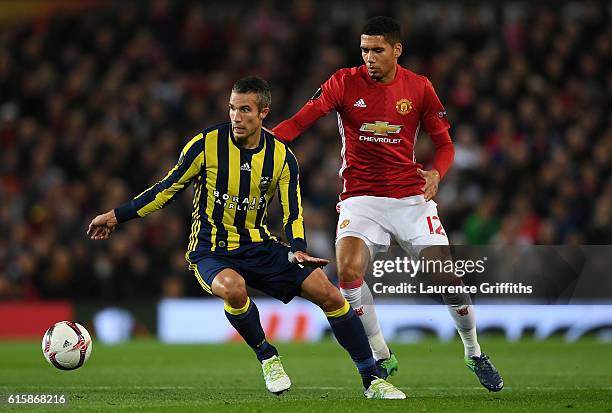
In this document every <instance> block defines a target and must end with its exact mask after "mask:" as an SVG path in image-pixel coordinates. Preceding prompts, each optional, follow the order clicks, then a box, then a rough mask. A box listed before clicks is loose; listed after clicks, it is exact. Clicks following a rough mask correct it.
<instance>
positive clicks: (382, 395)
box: [363, 379, 406, 400]
mask: <svg viewBox="0 0 612 413" xmlns="http://www.w3.org/2000/svg"><path fill="white" fill-rule="evenodd" d="M363 394H364V396H365V397H366V398H368V399H396V400H401V399H405V398H406V395H405V394H404V392H403V391H401V390H400V389H398V388H397V387H395V386H394V385H392V384H391V383H389V382H388V381H386V380H384V379H376V380H374V381H373V382H372V383H371V384H370V387H368V388H367V389H366V390H365V391H364V392H363Z"/></svg>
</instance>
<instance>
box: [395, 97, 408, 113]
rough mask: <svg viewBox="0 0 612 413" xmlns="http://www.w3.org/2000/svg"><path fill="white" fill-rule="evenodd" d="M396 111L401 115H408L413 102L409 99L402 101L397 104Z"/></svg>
mask: <svg viewBox="0 0 612 413" xmlns="http://www.w3.org/2000/svg"><path fill="white" fill-rule="evenodd" d="M395 109H397V113H399V114H400V115H407V114H409V113H410V111H411V110H412V101H410V100H408V99H400V100H398V101H397V103H395Z"/></svg>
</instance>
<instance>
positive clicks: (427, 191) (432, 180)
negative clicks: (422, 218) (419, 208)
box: [417, 169, 440, 201]
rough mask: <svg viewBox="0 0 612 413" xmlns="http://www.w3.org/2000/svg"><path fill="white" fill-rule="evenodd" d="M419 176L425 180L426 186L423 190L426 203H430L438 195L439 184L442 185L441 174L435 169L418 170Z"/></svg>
mask: <svg viewBox="0 0 612 413" xmlns="http://www.w3.org/2000/svg"><path fill="white" fill-rule="evenodd" d="M417 174H418V175H419V176H420V177H421V178H423V179H424V180H425V185H423V188H421V190H422V191H423V195H425V201H429V200H430V199H432V198H433V197H434V196H436V194H437V193H438V184H439V183H440V172H438V171H437V170H435V169H432V170H431V171H424V170H422V169H417Z"/></svg>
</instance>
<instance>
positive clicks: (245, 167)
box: [240, 162, 251, 172]
mask: <svg viewBox="0 0 612 413" xmlns="http://www.w3.org/2000/svg"><path fill="white" fill-rule="evenodd" d="M240 170H241V171H249V172H251V165H249V163H248V162H245V163H243V164H242V166H241V167H240Z"/></svg>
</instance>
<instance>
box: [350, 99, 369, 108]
mask: <svg viewBox="0 0 612 413" xmlns="http://www.w3.org/2000/svg"><path fill="white" fill-rule="evenodd" d="M353 106H355V107H356V108H367V107H368V106H367V105H366V104H365V102H364V101H363V99H359V100H357V102H355V104H354V105H353Z"/></svg>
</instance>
